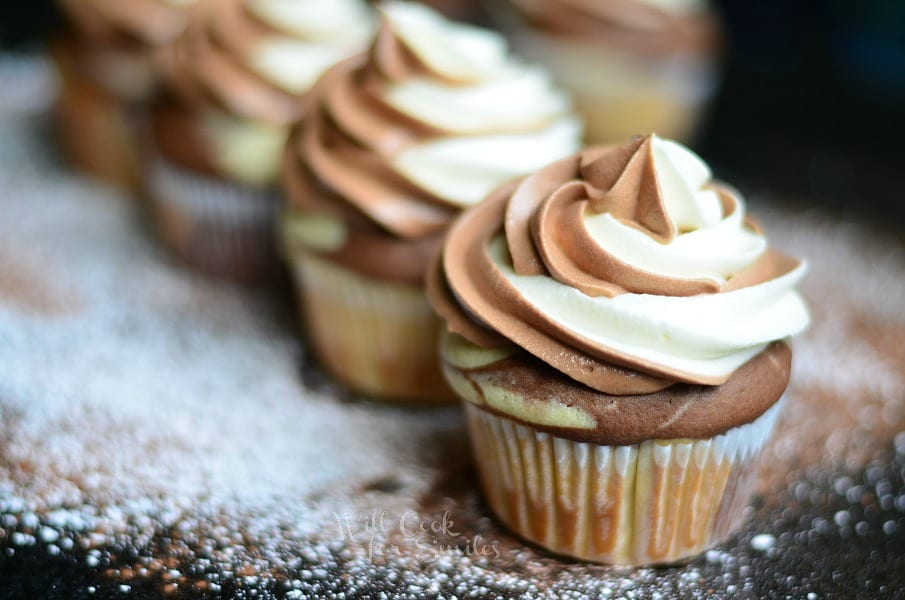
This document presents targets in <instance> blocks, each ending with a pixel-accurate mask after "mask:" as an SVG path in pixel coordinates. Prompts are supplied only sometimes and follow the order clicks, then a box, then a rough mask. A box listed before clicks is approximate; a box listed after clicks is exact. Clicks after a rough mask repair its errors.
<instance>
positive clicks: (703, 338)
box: [429, 136, 807, 394]
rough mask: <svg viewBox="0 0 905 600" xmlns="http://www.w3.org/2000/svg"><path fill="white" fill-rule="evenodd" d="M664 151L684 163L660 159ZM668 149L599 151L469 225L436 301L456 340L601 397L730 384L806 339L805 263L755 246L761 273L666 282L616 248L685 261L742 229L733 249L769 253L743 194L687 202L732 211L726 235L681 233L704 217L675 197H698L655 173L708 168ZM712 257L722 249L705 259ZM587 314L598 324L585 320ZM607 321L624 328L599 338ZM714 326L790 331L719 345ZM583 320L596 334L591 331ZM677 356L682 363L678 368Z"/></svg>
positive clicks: (477, 214) (433, 281)
mask: <svg viewBox="0 0 905 600" xmlns="http://www.w3.org/2000/svg"><path fill="white" fill-rule="evenodd" d="M655 143H657V144H661V146H658V147H660V148H661V149H666V150H669V152H673V154H672V155H662V154H661V155H658V156H657V157H656V158H655V153H654V145H655ZM662 144H663V142H662V141H659V140H657V139H656V138H654V137H653V136H646V137H638V138H635V139H633V140H632V141H630V142H629V143H627V144H625V145H623V146H605V147H599V148H591V149H588V150H585V151H584V152H582V153H580V154H578V155H575V156H571V157H568V158H565V159H562V160H560V161H558V162H555V163H553V164H551V165H549V166H548V167H546V168H543V169H541V170H540V171H538V172H537V173H535V174H533V175H530V176H528V177H526V178H524V179H523V180H521V181H519V182H516V183H512V184H510V185H508V186H504V187H502V188H500V189H499V190H498V191H497V192H496V193H494V194H493V195H492V196H491V197H490V198H488V200H487V201H486V202H484V203H483V204H481V205H479V206H476V207H474V208H473V209H471V210H469V211H468V212H466V213H465V214H463V216H462V217H461V218H460V219H459V220H458V221H457V222H456V223H455V224H454V225H453V227H452V228H451V231H450V233H449V235H448V237H447V240H446V243H445V246H444V250H443V257H442V263H439V264H437V265H435V268H434V270H433V271H432V274H431V277H430V281H429V293H430V296H431V301H432V303H433V304H434V307H435V308H436V309H437V311H438V312H439V313H440V315H441V316H442V317H443V318H444V319H445V320H446V321H447V324H448V327H449V330H450V331H452V332H455V333H458V334H460V335H462V336H464V337H465V338H466V339H468V340H469V341H471V342H472V343H474V344H477V345H479V346H483V347H493V346H499V345H504V344H506V343H514V344H516V345H518V346H521V347H522V348H524V349H525V350H527V351H528V352H529V353H531V354H533V355H534V356H536V357H537V358H539V359H541V360H542V361H544V362H546V363H547V364H549V365H551V366H553V367H554V368H556V369H558V370H559V371H561V372H563V373H565V374H566V375H568V376H569V377H571V378H572V379H574V380H576V381H579V382H582V383H584V384H586V385H588V386H589V387H591V388H594V389H596V390H598V391H602V392H606V393H610V394H641V393H650V392H653V391H656V390H659V389H663V388H665V387H667V386H669V385H671V384H672V383H675V382H679V381H682V382H687V383H697V384H707V385H716V384H720V383H723V382H724V381H726V379H728V377H729V375H730V374H731V373H732V371H734V370H735V369H736V368H738V366H740V365H741V364H742V363H744V362H746V361H747V360H748V359H750V358H751V357H752V356H753V355H755V354H757V353H758V352H760V351H761V350H762V349H763V348H764V347H766V345H767V344H768V343H769V342H771V341H774V340H779V339H783V338H784V337H787V336H788V335H791V334H793V333H797V332H798V331H800V330H801V329H802V328H803V327H804V326H806V324H807V312H806V310H805V309H804V306H803V303H802V302H801V300H800V298H799V297H798V296H797V294H795V293H794V290H792V289H791V288H792V287H793V286H794V283H795V282H796V281H797V280H798V279H799V278H800V276H801V275H802V274H803V267H802V265H801V263H800V262H799V261H797V260H795V259H792V258H790V257H787V256H784V255H782V254H780V253H778V252H776V251H773V250H770V249H767V248H766V247H765V245H757V244H754V245H753V246H751V247H752V248H753V249H754V251H751V249H750V248H748V247H746V246H744V244H742V246H744V247H743V251H740V255H741V256H742V258H743V259H744V260H743V261H742V262H745V263H747V264H744V265H743V266H741V268H737V269H736V270H734V271H733V272H732V273H731V274H729V276H727V277H725V278H720V277H718V276H710V275H708V276H706V277H679V276H676V275H673V274H670V273H668V272H667V271H668V269H664V270H663V272H660V273H658V272H655V271H651V270H648V269H645V268H641V267H639V266H638V265H637V264H633V262H632V261H633V260H635V259H636V258H637V257H636V253H633V252H631V251H629V252H626V251H625V249H624V248H620V245H619V244H615V245H614V246H613V247H612V248H611V247H609V246H608V244H610V243H613V241H614V239H615V238H614V237H613V236H614V235H615V233H619V235H626V236H628V237H627V239H631V238H632V235H633V233H632V232H637V233H640V234H642V235H643V236H645V237H646V238H648V239H649V240H652V242H649V243H648V245H649V246H654V247H655V248H656V249H657V250H658V251H660V250H662V251H665V252H667V253H668V252H670V251H671V250H673V249H675V251H676V252H678V250H679V246H677V244H678V242H677V240H678V238H679V237H684V238H685V239H683V240H682V242H681V243H682V244H684V243H686V242H689V241H691V242H692V243H699V242H701V240H706V239H707V238H702V237H701V236H702V235H703V233H702V232H704V233H706V230H708V229H711V230H713V229H714V228H720V227H724V228H727V229H732V230H733V233H732V234H731V235H733V236H735V237H737V238H739V239H741V240H743V241H744V243H745V244H748V245H751V244H752V241H756V240H758V239H761V241H762V238H761V234H760V232H759V231H758V230H757V229H755V228H754V225H753V224H752V223H751V222H750V221H743V220H742V219H741V217H742V212H743V204H742V201H741V199H740V198H739V197H738V196H737V194H736V193H735V192H733V191H732V190H730V189H729V188H727V187H726V186H723V185H720V184H717V183H714V182H712V181H710V182H707V183H704V184H703V185H702V186H701V187H700V189H697V190H690V191H691V192H693V193H694V194H697V195H698V196H689V197H688V198H687V199H689V200H691V199H693V198H697V200H695V201H701V202H702V204H701V206H703V201H704V200H705V199H711V200H712V199H714V197H715V198H718V204H717V205H716V206H715V208H716V209H717V210H719V212H720V213H721V214H719V215H718V221H717V222H711V223H710V224H709V225H705V224H702V225H701V226H700V227H699V228H697V229H696V230H695V231H688V232H685V231H683V228H684V227H687V225H683V226H682V227H680V225H679V223H677V220H680V221H681V222H683V223H684V222H685V221H688V220H689V219H691V217H688V215H685V216H684V217H682V218H681V219H680V217H681V213H682V210H686V211H687V210H688V206H691V204H689V205H687V206H685V207H684V208H683V207H682V206H681V205H677V204H676V199H675V196H680V195H681V193H682V192H683V191H686V192H687V191H689V190H684V189H683V188H682V187H681V186H678V187H676V186H672V185H666V184H667V183H669V182H667V181H665V180H663V179H664V178H665V177H666V176H667V175H668V174H669V173H671V171H670V170H669V168H670V167H672V166H674V165H673V164H672V163H670V164H668V165H665V164H664V165H659V163H658V165H657V166H655V161H658V160H659V161H664V162H665V161H666V160H667V159H666V158H664V156H667V157H669V156H671V157H672V160H674V161H677V163H678V164H682V163H683V162H684V163H688V164H683V166H684V167H685V170H686V171H689V172H692V173H694V172H695V169H698V168H700V166H695V165H694V164H691V163H690V162H689V161H691V160H692V159H691V157H693V155H691V154H690V153H688V152H687V151H684V150H673V149H672V148H674V147H678V146H677V145H674V144H673V145H672V146H669V145H666V146H662ZM667 144H672V143H671V142H670V143H667ZM678 148H680V147H678ZM694 158H696V157H694ZM704 173H705V172H699V173H697V174H696V175H687V177H688V178H689V179H688V181H699V180H700V179H701V178H703V177H704ZM706 173H707V174H708V176H709V172H706ZM672 183H675V182H672ZM714 195H715V196H714ZM673 212H675V213H676V214H677V215H679V216H673V215H672V213H673ZM601 215H603V216H605V217H606V218H608V219H609V224H610V228H609V229H607V230H605V231H606V233H607V236H606V239H601V235H600V233H599V231H593V232H592V229H593V228H594V226H592V225H591V223H592V222H593V220H594V219H598V220H599V218H600V216H601ZM703 218H705V220H706V217H703ZM712 219H713V217H711V220H712ZM734 225H737V226H738V227H737V229H738V231H735V229H733V226H734ZM595 234H596V235H595ZM720 235H721V236H722V237H719V238H716V240H717V241H718V242H719V243H720V244H726V246H725V248H723V249H722V251H725V252H727V253H731V252H733V249H732V247H731V245H730V244H729V241H731V239H732V238H729V237H727V235H728V234H726V233H725V232H723V233H721V234H720ZM636 237H637V236H636ZM614 248H616V249H618V252H617V251H616V250H614ZM720 251H721V248H713V249H712V252H713V253H718V252H720ZM620 253H622V256H620V255H619V254H620ZM703 254H704V255H708V254H711V249H710V248H709V247H706V246H705V247H704V248H703ZM667 256H668V254H667ZM636 262H642V261H640V258H639V259H638V260H636ZM733 264H734V265H735V264H737V263H733ZM551 280H552V281H551ZM538 290H540V291H538ZM745 290H750V291H749V292H745ZM576 292H579V293H580V295H578V296H575V293H576ZM549 298H552V300H550V299H549ZM582 298H584V299H583V300H582ZM657 298H663V300H657ZM702 301H703V302H704V303H706V304H700V303H701V302H702ZM664 302H666V303H664ZM560 305H562V308H560ZM576 306H577V307H582V309H586V310H588V311H589V312H588V313H587V315H586V316H585V315H577V316H576V315H572V314H571V311H574V310H575V307H576ZM697 306H700V308H696V307H697ZM736 310H738V311H740V314H737V315H736V314H735V311H736ZM771 310H773V311H774V312H773V313H771V312H770V311H771ZM598 311H599V313H600V314H603V315H604V317H607V318H609V319H610V320H608V321H603V322H604V325H603V326H600V327H598V328H597V329H595V327H597V326H596V325H595V326H592V325H591V324H590V322H591V320H592V319H594V318H598V316H599V315H595V313H597V312H598ZM608 311H609V312H610V313H612V314H611V315H609V316H607V314H608ZM670 311H675V314H674V315H673V314H669V312H670ZM664 312H666V314H663V313H664ZM708 313H709V314H708ZM746 313H747V314H746ZM683 315H684V316H683ZM710 315H713V320H714V323H716V322H717V321H725V322H726V323H735V322H737V321H739V320H741V321H743V320H744V319H745V318H750V319H752V320H760V319H763V320H765V321H769V320H771V319H773V320H774V321H776V322H779V321H782V327H778V326H777V327H775V328H773V329H772V330H771V331H769V332H767V331H762V332H760V333H757V332H754V333H752V332H751V331H748V330H744V331H743V330H742V329H738V328H737V329H738V330H737V331H736V330H733V331H722V330H720V328H719V327H718V326H717V324H711V325H710V326H711V327H714V328H716V329H717V330H716V331H714V332H710V331H709V330H708V329H707V328H708V323H707V319H708V318H709V316H710ZM582 317H586V320H587V321H588V323H589V324H588V325H587V326H584V325H583V324H581V323H580V321H581V320H582ZM604 317H600V318H604ZM780 317H781V318H780ZM689 319H695V320H697V321H700V322H691V323H689V322H686V321H687V320H689ZM576 323H578V324H576ZM697 326H700V327H701V328H702V331H701V332H700V335H698V332H696V331H695V328H696V327H697ZM609 338H612V339H609ZM673 354H676V355H678V356H679V357H680V358H679V359H678V360H670V359H671V355H673ZM728 356H733V358H732V360H731V361H729V364H722V365H720V366H719V368H717V369H711V368H710V367H709V366H707V363H708V361H710V360H720V359H722V358H725V357H728ZM682 357H685V358H692V359H693V360H691V361H689V362H684V361H683V360H681V358H682Z"/></svg>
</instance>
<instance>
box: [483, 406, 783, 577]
mask: <svg viewBox="0 0 905 600" xmlns="http://www.w3.org/2000/svg"><path fill="white" fill-rule="evenodd" d="M466 410H467V416H468V423H469V429H470V432H471V439H472V443H473V447H474V453H475V459H476V461H477V464H478V468H479V472H480V475H481V481H482V485H483V488H484V490H485V494H486V496H487V500H488V502H489V504H490V506H491V508H492V509H493V511H494V512H495V513H496V514H497V516H498V517H499V518H500V519H501V520H502V521H503V522H504V523H505V524H506V525H508V526H509V527H510V528H511V529H512V530H513V531H514V532H516V533H517V534H519V535H521V536H522V537H524V538H526V539H528V540H530V541H533V542H535V543H537V544H539V545H541V546H543V547H545V548H547V549H549V550H552V551H553V552H556V553H558V554H565V555H569V556H573V557H576V558H580V559H583V560H590V561H595V562H602V563H608V564H624V565H647V564H668V563H673V562H676V561H680V560H683V559H685V558H689V557H692V556H694V555H696V554H699V553H700V552H702V551H704V550H706V549H707V548H709V547H712V546H714V545H716V544H717V543H719V542H721V541H723V540H725V539H726V538H727V537H729V536H730V535H731V534H732V533H733V532H734V531H735V530H736V529H737V528H738V527H739V526H740V525H741V523H742V522H743V520H744V517H745V508H746V507H747V504H748V501H749V499H750V494H751V486H752V485H753V480H754V477H755V475H756V471H757V464H758V460H757V459H758V456H759V454H760V451H761V449H762V448H763V446H764V444H765V443H766V441H767V440H768V439H769V437H770V434H771V433H772V431H773V428H774V425H775V422H776V419H777V417H778V415H779V412H780V410H781V402H778V403H777V404H776V405H774V406H773V407H772V408H770V409H769V410H768V411H767V412H766V413H764V414H763V415H762V416H761V417H759V418H758V419H757V420H755V421H754V422H752V423H749V424H746V425H742V426H740V427H736V428H733V429H730V430H729V431H727V432H726V433H724V434H722V435H718V436H716V437H714V438H711V439H705V440H685V439H683V440H649V441H645V442H642V443H640V444H635V445H631V446H602V445H597V444H592V443H582V442H574V441H570V440H566V439H562V438H557V437H554V436H551V435H549V434H546V433H543V432H539V431H536V430H534V429H531V428H530V427H528V426H525V425H520V424H517V423H516V422H514V421H512V420H510V419H507V418H503V417H500V416H497V415H495V414H492V413H490V412H488V411H485V410H483V409H481V408H480V407H477V406H475V405H473V404H471V403H466Z"/></svg>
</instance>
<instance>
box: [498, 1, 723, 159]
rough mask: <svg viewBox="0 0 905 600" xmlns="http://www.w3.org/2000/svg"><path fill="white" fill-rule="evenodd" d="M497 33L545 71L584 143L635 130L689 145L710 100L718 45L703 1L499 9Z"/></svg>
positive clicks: (508, 5) (533, 4)
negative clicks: (561, 90) (567, 97)
mask: <svg viewBox="0 0 905 600" xmlns="http://www.w3.org/2000/svg"><path fill="white" fill-rule="evenodd" d="M491 6H492V7H493V8H494V9H495V10H494V16H495V17H496V18H497V20H498V22H499V24H500V26H501V28H502V29H504V30H505V31H507V33H509V34H510V35H511V36H512V39H513V45H514V46H515V48H516V49H517V50H518V51H519V52H521V53H522V54H523V55H525V56H526V57H528V58H530V59H532V60H536V61H537V62H539V63H541V64H544V65H545V66H547V67H548V68H549V69H550V70H551V71H552V72H553V73H554V74H555V76H556V78H557V80H558V81H559V82H560V83H562V85H564V86H565V87H566V88H567V89H568V90H569V91H570V92H571V93H572V96H573V98H574V100H575V105H576V108H577V110H578V112H579V113H581V115H582V116H583V117H584V118H585V121H586V134H587V141H589V142H593V143H596V142H619V141H623V140H625V139H628V138H629V137H631V136H632V135H635V134H637V133H638V132H640V131H656V132H657V133H658V134H660V135H663V136H666V137H670V138H674V139H678V140H682V141H686V142H687V141H689V140H690V139H691V138H692V137H693V135H694V134H695V130H696V127H697V124H698V122H699V121H700V118H701V115H702V109H703V108H704V107H705V105H706V104H707V102H708V100H709V99H710V98H711V96H712V95H713V92H714V91H715V88H716V85H717V79H718V72H717V71H718V64H717V63H718V56H719V51H720V45H721V30H720V26H719V22H718V20H717V18H716V16H715V14H714V12H713V10H712V9H711V8H710V6H709V5H708V3H707V0H499V1H498V2H496V3H494V4H492V5H491Z"/></svg>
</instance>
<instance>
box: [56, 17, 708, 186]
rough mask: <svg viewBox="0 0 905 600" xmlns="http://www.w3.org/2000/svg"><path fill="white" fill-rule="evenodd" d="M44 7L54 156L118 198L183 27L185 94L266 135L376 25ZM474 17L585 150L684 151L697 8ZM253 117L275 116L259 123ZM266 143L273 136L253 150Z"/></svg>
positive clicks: (698, 98)
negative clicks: (645, 139) (554, 97)
mask: <svg viewBox="0 0 905 600" xmlns="http://www.w3.org/2000/svg"><path fill="white" fill-rule="evenodd" d="M58 1H59V4H60V5H61V7H62V8H63V10H64V12H65V13H66V15H67V16H68V17H69V19H68V20H69V23H70V27H69V28H68V30H67V33H66V34H64V35H61V36H58V38H57V39H56V40H55V41H54V44H53V54H54V57H55V59H56V63H57V65H58V66H59V70H60V73H61V80H62V83H63V85H62V94H61V96H60V101H59V102H58V105H57V106H58V111H57V116H58V121H59V129H60V131H61V132H62V136H61V137H62V140H63V142H64V146H65V149H66V151H67V154H69V155H70V156H71V157H72V158H73V160H74V161H75V162H76V163H77V164H79V165H80V166H82V167H84V168H85V169H86V170H88V171H90V172H93V173H95V174H97V175H100V176H101V177H103V178H104V179H107V180H111V181H114V182H117V183H122V184H126V185H129V186H135V185H137V184H138V183H139V182H140V180H141V175H142V173H143V171H144V169H143V168H142V165H141V160H140V153H139V152H138V151H137V148H138V146H139V143H138V142H139V140H138V139H137V138H136V135H135V130H136V128H137V127H138V126H139V123H138V121H140V120H141V119H142V118H143V116H144V113H145V110H146V108H147V105H148V103H149V102H150V101H151V99H152V98H153V97H154V96H155V95H156V92H157V88H158V85H157V84H158V81H159V79H160V75H161V74H160V73H159V70H157V69H155V68H154V65H153V62H154V61H153V59H152V56H153V55H154V54H156V53H159V51H160V50H161V49H163V48H167V47H169V46H171V45H172V44H173V43H174V42H175V41H176V40H177V39H178V38H180V37H182V36H183V33H184V31H185V29H186V28H187V27H188V26H189V23H190V22H194V23H195V24H194V25H193V26H192V29H194V30H195V32H194V34H193V35H192V36H191V37H193V38H194V40H193V41H191V42H186V41H180V45H182V46H187V47H188V48H187V50H186V52H185V53H184V54H185V55H186V57H187V59H188V60H190V61H191V60H196V58H197V60H198V61H200V62H199V63H198V64H196V65H194V66H195V68H196V69H200V70H201V71H202V72H203V74H204V75H206V77H203V78H202V79H204V80H205V81H206V82H207V84H208V85H206V86H202V88H201V89H200V90H199V89H197V86H196V90H195V91H196V92H197V91H202V92H212V95H211V97H209V98H207V99H206V100H207V101H209V103H212V104H214V105H215V106H216V107H217V108H225V109H227V110H226V111H225V112H226V113H227V115H229V116H233V117H238V119H239V120H240V121H241V122H243V123H246V124H258V123H259V122H263V123H267V124H271V125H274V124H276V123H278V122H281V121H285V120H286V119H290V118H298V115H299V112H300V103H298V102H293V101H290V100H289V99H288V98H286V97H285V96H286V95H288V96H291V97H292V98H293V99H298V98H299V97H301V96H303V95H304V94H305V92H307V91H308V89H310V87H311V85H312V84H313V83H314V80H316V79H317V76H319V75H320V74H321V72H323V71H324V70H325V69H326V68H327V67H328V66H330V65H332V64H333V63H335V62H337V61H339V60H340V59H342V58H345V57H347V56H349V55H351V54H352V53H356V52H359V51H361V50H363V49H364V48H365V46H366V45H367V44H368V42H369V41H370V39H371V36H372V35H373V33H374V31H375V24H376V16H375V15H374V11H373V9H372V7H371V6H370V5H368V4H366V3H365V2H364V0H338V1H337V2H329V3H317V2H314V1H312V0H249V1H247V2H233V1H228V2H223V3H220V2H212V3H211V4H213V5H215V8H212V9H207V11H208V13H209V14H207V15H206V16H205V15H198V14H197V13H198V12H201V11H203V10H205V9H202V8H200V5H201V4H203V0H127V1H122V0H58ZM428 3H429V4H434V5H437V6H439V7H441V8H442V9H443V10H444V11H445V12H446V13H448V14H453V15H456V16H458V17H465V16H472V17H474V16H475V15H476V14H477V13H478V12H479V11H478V8H479V6H478V5H480V4H482V3H480V2H478V1H476V0H434V1H432V2H428ZM480 8H485V9H486V10H481V11H480V13H481V14H484V13H490V14H491V15H492V16H493V17H494V18H493V22H494V23H496V24H497V25H498V26H499V28H500V29H501V30H502V31H504V32H506V33H507V36H508V37H509V38H510V40H512V42H513V44H514V45H515V49H516V50H517V51H518V52H519V54H521V55H523V56H525V57H527V58H529V59H530V60H532V61H534V62H536V63H537V64H539V65H543V66H544V67H545V68H547V69H549V70H550V71H551V72H553V73H554V74H555V78H556V80H557V82H558V84H559V85H562V86H563V87H564V88H565V89H566V90H567V91H568V92H569V94H570V96H571V97H572V98H573V100H574V102H575V106H576V109H577V112H578V113H579V114H580V115H581V116H582V119H583V121H584V122H585V123H586V129H585V133H586V136H585V141H586V142H589V143H600V142H613V141H619V140H622V139H625V138H627V137H628V136H630V135H633V134H635V133H637V132H639V131H657V132H659V133H660V134H661V135H663V136H665V137H670V138H675V139H679V140H686V141H687V140H688V139H689V138H690V137H691V136H692V135H693V134H694V131H695V129H696V125H697V123H698V121H699V119H700V115H701V109H702V107H704V106H705V105H706V103H707V100H708V99H709V98H710V96H711V94H712V92H713V90H714V88H715V83H716V81H717V77H716V73H717V69H716V67H717V63H718V60H717V59H718V57H719V55H720V45H721V44H720V39H721V37H720V33H719V32H720V30H719V27H718V24H717V19H716V18H715V15H714V12H713V11H712V10H711V9H710V7H709V6H708V4H707V1H706V0H551V1H546V0H545V1H543V2H537V1H534V0H496V1H488V2H486V3H484V6H482V7H480ZM220 12H223V13H225V14H224V15H220V14H219V13H220ZM210 13H214V14H210ZM196 53H198V54H197V57H196ZM245 68H247V69H249V70H250V71H251V72H252V73H254V74H256V75H257V76H259V77H261V78H263V79H264V80H268V81H270V83H271V84H272V85H273V86H274V87H275V88H276V89H277V90H278V91H279V92H282V93H283V95H284V97H283V98H282V100H279V99H277V98H271V99H270V100H267V99H266V96H267V95H268V94H267V93H266V92H265V90H264V88H263V86H262V85H260V83H261V82H257V83H255V82H253V81H252V80H251V78H249V77H247V76H242V74H241V71H242V70H243V69H245ZM227 79H228V80H229V81H230V82H231V83H227V82H226V81H225V80H227ZM169 83H171V84H172V83H173V82H169ZM181 83H182V85H179V84H178V83H177V85H175V86H172V87H175V88H176V89H178V90H179V91H180V93H181V94H188V95H192V93H193V92H192V91H191V90H189V89H187V84H186V81H185V77H181ZM170 87H171V86H169V85H168V86H167V88H170ZM234 95H235V96H234ZM270 95H272V96H276V94H270ZM196 99H197V97H196ZM265 104H269V105H276V104H280V105H281V106H279V107H277V108H278V110H274V111H273V112H268V113H267V114H266V115H265V116H264V117H263V118H262V117H261V116H260V115H259V114H258V113H259V111H260V109H261V108H262V107H263V106H264V105H265ZM272 107H273V106H272ZM230 113H233V114H230ZM290 115H292V117H290ZM246 133H249V134H251V133H250V132H246ZM255 133H258V134H260V133H261V132H260V131H256V132H255ZM213 134H214V135H218V133H217V128H214V133H213ZM223 135H229V133H224V134H223ZM239 135H241V134H239ZM268 140H270V141H271V142H273V140H274V136H273V135H271V136H269V137H268V136H266V135H262V137H261V138H259V139H256V140H255V141H256V143H257V144H259V145H261V144H266V143H267V141H268ZM271 155H272V151H271ZM265 156H266V152H265V153H264V155H263V156H259V157H255V158H254V159H252V160H250V161H249V165H245V161H243V160H241V159H242V158H244V156H243V155H239V156H233V155H231V154H230V153H229V152H227V156H226V157H225V158H226V160H227V161H229V165H230V168H231V169H238V170H239V171H240V175H241V176H243V177H248V176H251V177H252V178H253V179H260V178H262V177H263V176H264V175H265V174H266V172H267V171H268V169H262V168H259V169H258V170H257V171H256V172H253V171H255V169H254V164H257V165H258V166H259V167H260V166H261V165H262V164H266V162H267V161H265ZM252 163H254V164H252ZM271 165H272V163H271ZM270 169H271V170H272V166H271V167H270Z"/></svg>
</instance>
